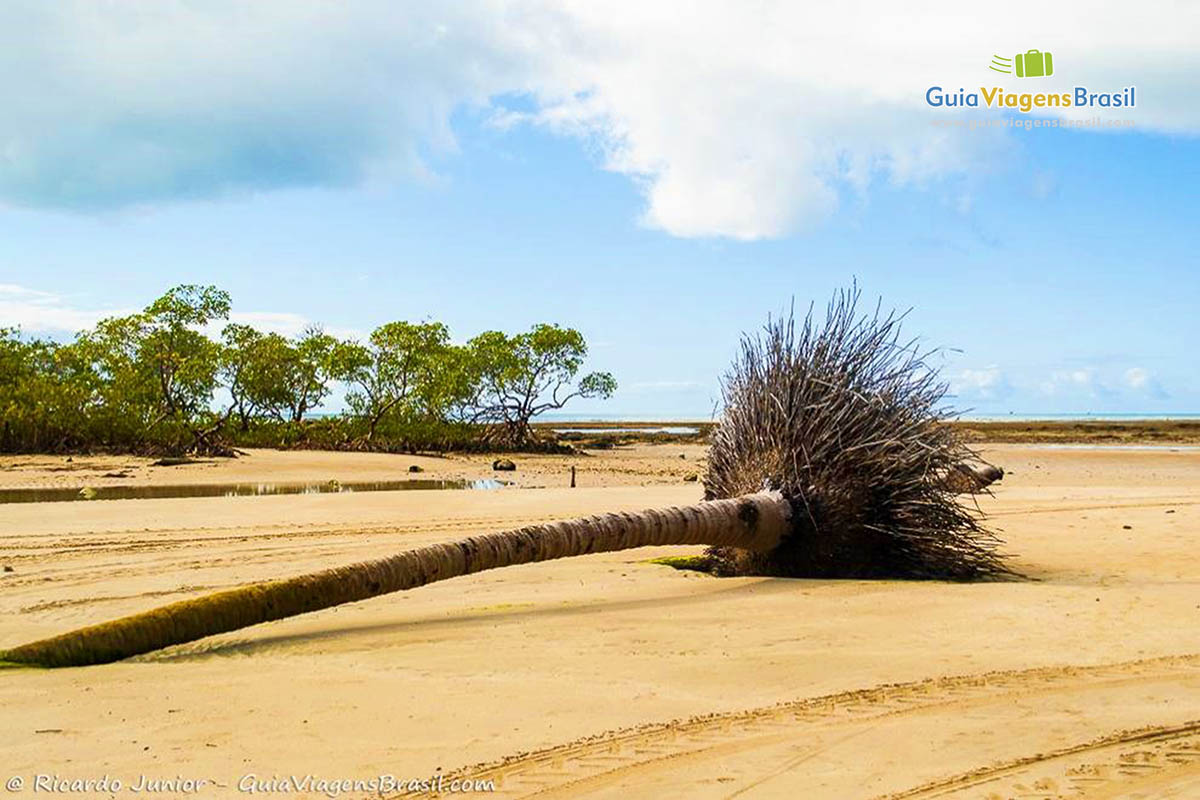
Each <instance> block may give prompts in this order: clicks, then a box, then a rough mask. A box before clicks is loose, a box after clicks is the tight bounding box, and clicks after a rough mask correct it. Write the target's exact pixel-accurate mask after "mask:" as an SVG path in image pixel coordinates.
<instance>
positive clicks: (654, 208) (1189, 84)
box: [0, 0, 1200, 239]
mask: <svg viewBox="0 0 1200 800" xmlns="http://www.w3.org/2000/svg"><path fill="white" fill-rule="evenodd" d="M1197 40H1200V5H1196V4H1185V3H1172V2H1166V1H1165V0H1164V1H1163V2H1143V3H1140V4H1139V5H1138V13H1137V14H1136V15H1130V14H1129V13H1128V7H1127V5H1126V4H1118V3H1116V2H1109V3H1104V4H1100V3H1097V4H1090V5H1089V6H1088V7H1087V9H1086V12H1084V11H1081V10H1080V9H1079V7H1078V6H1075V5H1071V4H1046V3H1041V2H1039V3H1033V2H1010V3H1007V4H1005V6H1004V9H1003V13H997V14H982V15H981V14H979V13H978V12H977V10H975V9H973V8H971V7H969V6H965V5H963V4H960V3H951V2H926V3H921V4H919V5H914V4H895V3H886V4H885V3H877V4H874V5H865V4H834V3H829V4H821V5H810V4H800V3H788V2H783V1H782V0H777V1H776V2H768V1H763V2H755V3H749V4H746V3H733V2H725V3H718V2H706V3H705V2H702V3H689V4H687V5H683V4H669V3H646V2H642V1H641V0H638V2H634V0H626V1H625V2H609V3H575V4H569V5H563V4H560V3H552V2H549V0H546V2H525V3H519V4H518V3H512V2H503V0H477V2H466V3H457V4H403V5H396V4H393V3H388V2H383V0H347V2H342V3H329V4H325V3H314V4H308V3H293V2H284V1H283V0H276V2H269V1H268V0H261V1H260V2H255V3H226V2H211V3H204V4H186V3H154V4H95V3H91V2H85V0H77V1H76V2H59V3H40V2H33V0H29V1H28V2H16V3H7V4H5V5H4V6H3V8H0V91H2V92H3V94H4V96H5V98H6V104H5V113H4V114H3V115H0V200H3V201H7V202H10V203H18V204H27V205H35V206H50V207H70V208H110V207H120V206H123V205H129V204H139V203H147V202H156V201H161V200H172V199H179V198H193V197H210V196H216V195H220V194H222V193H226V192H231V191H261V190H270V189H274V188H278V187H285V186H330V185H348V184H353V183H356V182H360V181H363V180H369V179H379V180H392V179H395V177H396V176H397V175H401V176H405V177H408V178H411V177H414V176H415V177H416V178H418V179H421V178H422V176H424V177H426V178H427V177H428V176H429V175H430V171H431V167H430V166H429V162H430V160H429V158H428V157H427V154H428V153H429V152H430V151H431V150H432V151H435V152H441V153H453V151H454V148H455V142H454V137H453V134H452V132H451V129H450V123H449V119H450V115H451V114H452V113H453V112H454V110H455V109H458V108H461V107H463V106H464V105H467V106H473V107H476V108H481V109H490V110H491V113H493V115H494V116H495V118H496V119H497V120H502V121H503V122H504V123H505V124H508V125H512V124H520V122H521V121H524V122H526V123H529V124H535V125H540V126H545V127H547V128H550V129H552V130H555V131H559V132H561V133H563V134H564V135H569V136H576V137H580V138H581V139H584V140H585V141H587V142H588V143H589V144H590V145H591V146H592V147H594V149H595V151H596V152H598V153H599V155H600V158H601V159H602V164H603V166H604V167H605V168H607V169H609V170H612V171H615V172H618V173H621V174H624V175H627V176H629V177H630V178H631V179H632V180H634V181H635V182H636V183H637V185H638V186H639V187H640V188H641V190H642V191H643V193H644V196H645V210H644V214H643V222H644V224H646V225H648V226H650V227H654V228H659V229H662V230H665V231H668V232H670V233H672V234H675V235H678V236H726V237H733V238H737V239H756V238H762V237H774V236H781V235H785V234H787V233H790V232H792V231H795V230H800V229H803V228H805V227H808V226H811V225H813V224H816V223H819V222H820V221H821V220H822V219H824V218H825V217H827V216H828V215H829V214H831V213H833V211H834V210H835V209H836V208H837V207H838V204H839V202H840V200H841V195H842V194H844V193H846V192H847V191H852V192H863V191H867V190H868V189H869V187H870V185H871V183H872V182H873V181H875V180H879V179H881V178H882V179H885V180H890V181H897V182H923V181H927V180H929V179H934V178H938V177H939V176H946V175H952V174H959V173H963V172H968V171H972V170H982V169H987V168H988V167H989V165H990V164H995V163H997V162H998V161H999V159H998V154H1000V153H1002V152H1004V151H1005V148H1006V146H1007V145H1006V142H1009V141H1011V140H1012V138H1013V136H1014V134H1005V133H1002V132H999V131H994V132H993V131H979V130H976V131H953V130H946V129H934V128H932V127H931V126H930V124H929V122H930V120H931V119H932V118H933V117H934V116H935V114H936V112H934V111H933V110H932V109H929V108H928V107H926V105H925V102H924V91H925V89H926V88H927V87H929V86H930V85H940V86H942V87H943V88H945V89H947V90H949V91H954V90H957V89H958V88H959V87H966V88H974V87H978V86H981V85H992V84H993V83H999V84H1001V85H1004V86H1006V87H1008V88H1010V89H1016V88H1018V87H1019V88H1022V89H1026V88H1027V87H1025V86H1024V85H1023V84H1022V83H1021V82H1019V81H1018V80H1016V79H1013V78H1006V77H1002V76H998V75H996V74H995V73H991V72H989V71H988V70H987V63H988V61H989V59H990V58H991V55H992V54H993V53H998V54H1001V55H1004V54H1009V53H1016V52H1018V51H1023V50H1026V49H1028V48H1029V47H1031V46H1032V47H1038V48H1039V49H1044V50H1050V51H1052V52H1053V53H1054V57H1055V63H1056V68H1055V77H1054V78H1053V79H1047V81H1046V83H1045V84H1044V87H1045V88H1046V89H1058V88H1062V89H1064V90H1069V88H1070V87H1072V86H1074V85H1083V86H1088V87H1095V88H1096V89H1111V88H1121V87H1124V86H1127V85H1130V84H1137V85H1138V87H1139V90H1140V92H1141V95H1140V102H1139V107H1138V108H1137V109H1135V110H1134V111H1131V112H1122V113H1124V114H1127V115H1128V116H1130V117H1132V118H1135V119H1136V121H1137V125H1138V130H1139V131H1142V132H1145V131H1155V130H1157V131H1172V132H1196V131H1197V130H1198V129H1200V105H1197V104H1196V103H1194V102H1193V98H1194V97H1196V96H1197V94H1200V48H1196V47H1195V43H1196V41H1197ZM1030 85H1032V84H1030ZM1039 87H1042V84H1039ZM514 96H520V97H522V98H524V99H523V100H522V103H521V105H522V108H521V109H520V110H513V108H512V106H513V105H515V104H514V103H513V102H512V100H511V99H512V97H514ZM526 100H528V102H526ZM979 113H982V112H979ZM1073 113H1075V115H1076V116H1094V115H1095V112H1094V111H1084V112H1073ZM1015 135H1016V136H1019V135H1020V134H1015ZM1066 135H1087V134H1066ZM1036 191H1038V189H1037V188H1036V185H1035V192H1036Z"/></svg>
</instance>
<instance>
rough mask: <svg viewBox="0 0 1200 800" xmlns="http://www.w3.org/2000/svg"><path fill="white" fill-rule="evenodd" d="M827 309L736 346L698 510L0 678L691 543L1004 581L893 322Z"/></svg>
mask: <svg viewBox="0 0 1200 800" xmlns="http://www.w3.org/2000/svg"><path fill="white" fill-rule="evenodd" d="M857 301H858V292H857V290H851V291H847V292H841V293H839V294H838V296H837V297H835V299H834V301H833V302H832V303H831V304H830V306H829V309H828V313H827V315H826V317H825V320H824V322H823V323H821V322H819V321H817V320H816V319H814V317H813V315H812V314H811V312H810V314H809V315H808V316H807V317H806V318H805V319H804V320H803V321H802V323H801V324H800V325H799V327H798V328H797V326H796V324H795V321H794V319H793V318H792V317H790V316H789V317H787V318H785V319H782V320H779V321H775V322H771V323H768V325H767V327H766V329H765V330H764V332H763V334H762V335H760V336H758V337H747V338H746V339H745V341H744V342H743V347H742V352H741V355H740V356H739V358H738V359H737V360H736V361H735V363H734V365H733V367H732V369H731V370H730V372H729V373H728V374H727V375H726V377H725V381H724V395H725V398H724V399H725V410H724V415H723V417H722V420H721V423H720V425H719V426H718V428H717V430H716V433H715V435H714V439H713V443H712V449H711V452H710V455H709V465H708V470H707V473H706V475H705V478H704V481H705V498H706V499H705V502H702V503H698V504H696V505H691V506H684V507H681V508H668V509H652V510H647V511H641V512H635V513H619V514H604V515H600V516H595V517H587V518H584V519H577V520H569V521H562V522H554V523H550V524H547V525H534V526H529V527H525V528H520V529H518V530H513V531H507V532H503V533H493V534H486V535H481V536H472V537H469V538H466V539H463V540H461V541H458V542H448V543H443V544H434V545H429V546H427V547H422V548H419V549H416V550H411V551H407V552H403V553H399V554H397V555H394V556H391V557H389V558H384V559H378V560H375V561H367V562H362V563H359V564H351V565H348V566H344V567H338V568H334V569H329V570H324V571H321V572H315V573H312V574H308V575H301V576H298V577H295V578H290V579H287V580H281V581H271V582H266V583H260V584H253V585H250V586H245V587H241V588H238V589H232V590H229V591H225V592H220V593H217V594H212V595H207V596H204V597H198V598H195V599H192V600H184V601H181V602H177V603H172V604H170V605H167V606H163V607H161V608H158V609H153V610H151V611H147V612H144V613H141V614H134V615H132V616H128V617H124V618H121V619H117V620H114V621H112V622H106V623H102V624H99V625H92V626H89V627H86V628H81V629H79V630H76V631H72V632H69V633H65V634H62V635H60V636H55V637H52V638H49V639H43V640H41V641H37V642H32V643H30V644H25V645H22V646H19V647H16V648H13V649H11V650H8V651H5V652H0V661H5V662H9V663H17V664H32V665H41V666H54V667H57V666H77V665H85V664H97V663H105V662H109V661H116V660H119V659H122V658H127V657H129V656H133V655H138V654H140V653H146V652H150V651H153V650H158V649H160V648H163V647H167V646H170V645H174V644H181V643H184V642H190V641H194V640H196V639H200V638H203V637H206V636H211V635H213V634H217V633H223V632H226V631H232V630H237V629H239V628H244V627H248V626H250V625H256V624H259V623H262V622H268V621H271V620H277V619H283V618H285V617H290V616H294V615H297V614H303V613H307V612H310V611H317V610H319V609H323V608H329V607H331V606H336V605H340V604H342V603H349V602H354V601H357V600H365V599H367V598H370V597H375V596H377V595H381V594H387V593H389V592H396V591H401V590H404V589H412V588H415V587H417V586H423V585H425V584H427V583H432V582H434V581H440V580H445V579H447V578H453V577H457V576H459V575H468V574H471V573H474V572H481V571H483V570H488V569H495V568H498V567H506V566H512V565H516V564H526V563H531V562H536V561H547V560H551V559H556V558H565V557H568V556H576V555H584V554H587V553H599V552H608V551H614V550H625V549H630V548H635V547H646V546H650V545H687V544H692V545H695V544H703V545H708V546H709V547H710V554H711V555H712V557H713V561H714V562H715V563H716V564H717V565H718V569H719V571H720V572H722V573H726V574H740V575H781V576H794V577H806V576H807V577H811V576H826V577H832V576H837V577H878V576H895V577H911V578H946V579H954V580H969V579H974V578H981V577H988V576H996V575H1001V574H1005V573H1006V572H1007V570H1006V569H1005V567H1004V565H1003V563H1002V560H1001V557H1000V556H999V554H998V550H997V548H998V545H999V542H998V540H997V539H996V538H995V537H994V536H993V535H992V534H991V533H989V532H988V531H987V530H985V529H984V528H983V527H982V526H981V524H980V521H979V514H978V512H977V511H976V510H974V509H972V508H970V507H968V506H966V505H963V504H961V503H960V502H959V500H958V498H957V496H956V492H957V491H958V489H957V487H956V486H955V480H954V476H955V475H956V474H959V471H958V465H960V464H963V463H966V462H968V461H970V460H973V459H974V458H975V454H974V453H973V452H971V451H970V449H969V448H968V447H967V446H966V445H965V444H963V443H962V442H961V440H960V439H959V438H958V436H957V434H955V433H954V431H953V430H952V429H951V428H950V427H949V426H947V425H945V424H943V423H944V421H945V419H946V416H947V414H948V412H947V411H945V410H943V409H941V408H940V403H941V401H942V399H943V397H944V395H945V392H946V388H945V386H944V384H942V383H940V382H939V381H938V379H937V375H936V373H935V371H934V370H932V369H930V368H928V367H927V366H926V364H925V362H924V360H923V359H922V357H921V356H920V354H919V353H917V351H916V350H915V349H914V347H913V346H912V343H905V342H902V341H901V340H900V338H899V337H900V317H898V316H896V315H894V314H889V315H886V316H881V315H880V314H879V312H878V310H876V313H875V314H874V315H871V316H859V315H858V314H857V312H856V305H857Z"/></svg>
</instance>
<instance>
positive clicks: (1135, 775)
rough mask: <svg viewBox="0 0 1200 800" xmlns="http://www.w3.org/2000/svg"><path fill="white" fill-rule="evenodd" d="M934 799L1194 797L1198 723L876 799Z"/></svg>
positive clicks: (1198, 786)
mask: <svg viewBox="0 0 1200 800" xmlns="http://www.w3.org/2000/svg"><path fill="white" fill-rule="evenodd" d="M980 792H983V794H980ZM935 797H942V798H953V797H960V798H965V797H985V798H989V799H990V798H1008V797H1020V798H1023V800H1024V799H1028V800H1073V799H1074V798H1096V799H1097V800H1098V799H1099V798H1108V797H1112V798H1116V797H1147V798H1150V797H1153V798H1168V797H1178V798H1184V797H1200V720H1198V721H1195V722H1188V723H1184V724H1182V725H1166V726H1152V727H1148V728H1141V729H1138V730H1132V731H1122V732H1120V733H1116V734H1112V735H1110V736H1104V737H1101V738H1099V739H1094V740H1092V741H1089V742H1084V743H1083V744H1077V745H1072V746H1070V747H1064V748H1061V749H1059V750H1052V751H1050V752H1046V753H1037V754H1035V755H1032V756H1027V757H1024V758H1018V759H1014V760H1013V761H1010V762H1008V763H1004V764H996V765H993V766H990V767H983V768H981V769H977V770H972V771H971V772H968V773H964V774H962V775H957V776H955V777H953V778H949V779H947V780H942V781H935V782H932V783H928V784H925V785H924V786H918V787H916V788H914V789H910V790H908V791H904V792H899V793H895V794H889V795H886V796H885V797H883V798H880V800H921V798H935Z"/></svg>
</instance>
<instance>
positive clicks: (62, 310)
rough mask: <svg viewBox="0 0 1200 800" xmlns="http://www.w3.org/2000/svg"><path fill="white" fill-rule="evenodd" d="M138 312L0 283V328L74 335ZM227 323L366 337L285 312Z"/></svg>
mask: <svg viewBox="0 0 1200 800" xmlns="http://www.w3.org/2000/svg"><path fill="white" fill-rule="evenodd" d="M137 311H138V309H132V308H109V309H92V308H79V307H76V306H74V305H71V304H70V302H69V300H68V299H67V298H65V297H63V296H61V295H57V294H54V293H53V292H45V291H40V290H37V289H30V288H27V287H24V286H17V285H15V284H6V283H0V328H20V329H21V330H22V331H24V332H26V333H34V334H64V333H66V334H74V333H77V332H79V331H81V330H84V329H86V328H91V327H92V326H94V325H95V324H96V323H97V322H99V321H100V320H102V319H104V318H106V317H115V316H123V315H126V314H134V313H137ZM229 322H238V323H241V324H243V325H250V326H251V327H254V328H257V329H258V330H260V331H264V332H267V333H278V334H282V335H284V336H296V335H298V334H300V333H302V332H303V331H304V330H305V329H306V328H309V327H312V326H313V325H318V326H319V327H321V328H322V329H323V330H324V331H325V332H326V333H329V334H331V335H333V336H337V337H339V338H341V339H359V340H362V339H365V338H366V337H365V334H363V332H362V331H360V330H358V329H356V328H343V327H338V326H325V325H319V323H315V322H314V321H313V320H310V319H309V318H307V317H305V316H303V315H301V314H294V313H291V312H286V311H234V312H232V313H230V315H229ZM224 327H225V322H224V321H217V322H214V323H213V324H211V325H209V326H207V328H205V330H204V332H205V333H206V334H207V335H208V336H210V337H214V338H215V337H217V336H219V335H220V333H221V329H222V328H224Z"/></svg>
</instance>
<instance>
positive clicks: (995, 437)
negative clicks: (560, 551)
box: [534, 416, 1200, 446]
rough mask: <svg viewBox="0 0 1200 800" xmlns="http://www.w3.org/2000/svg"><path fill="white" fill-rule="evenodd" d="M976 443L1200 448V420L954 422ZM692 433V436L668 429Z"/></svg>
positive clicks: (589, 428) (622, 426)
mask: <svg viewBox="0 0 1200 800" xmlns="http://www.w3.org/2000/svg"><path fill="white" fill-rule="evenodd" d="M950 424H951V425H953V426H955V427H956V428H959V429H961V430H962V431H963V432H964V434H965V436H966V438H967V439H968V440H969V441H972V442H995V443H1004V442H1009V443H1047V444H1055V443H1061V444H1067V443H1084V444H1184V443H1200V417H1183V416H1181V417H1150V416H1147V417H1141V418H1103V417H1078V418H1060V419H1053V418H1050V419H1021V418H1004V419H995V418H990V419H971V418H963V419H958V420H955V421H953V422H951V423H950ZM715 425H716V423H715V422H713V421H712V420H703V421H700V420H689V419H671V420H661V419H655V420H646V419H639V420H618V419H606V420H597V419H590V420H565V419H563V420H553V421H551V420H545V421H541V422H537V423H535V425H534V427H535V428H537V429H538V430H541V431H544V432H547V433H548V432H550V431H562V430H569V431H571V433H569V434H566V435H560V438H562V439H565V440H567V441H572V440H574V441H573V442H572V443H575V444H577V445H583V446H586V443H587V442H589V441H593V440H595V439H598V438H601V437H602V438H603V439H604V440H606V441H610V442H612V443H632V442H636V441H696V440H703V439H705V438H707V435H708V434H709V433H710V432H711V430H712V428H713V427H715ZM675 428H687V429H690V430H688V432H687V433H670V432H665V430H670V429H675Z"/></svg>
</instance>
